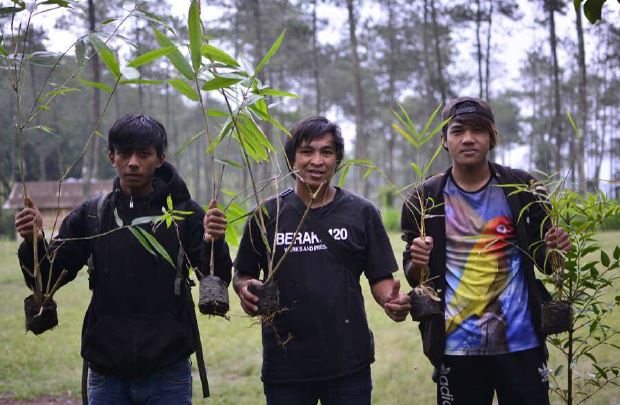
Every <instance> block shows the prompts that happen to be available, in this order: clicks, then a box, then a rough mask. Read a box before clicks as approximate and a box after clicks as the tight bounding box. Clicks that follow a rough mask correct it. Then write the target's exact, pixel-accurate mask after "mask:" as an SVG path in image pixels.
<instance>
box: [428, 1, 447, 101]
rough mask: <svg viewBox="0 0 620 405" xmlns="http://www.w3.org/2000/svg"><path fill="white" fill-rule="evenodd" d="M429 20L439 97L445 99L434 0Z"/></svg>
mask: <svg viewBox="0 0 620 405" xmlns="http://www.w3.org/2000/svg"><path fill="white" fill-rule="evenodd" d="M431 21H432V24H433V36H434V37H435V63H436V65H437V84H438V85H439V92H440V93H441V99H442V100H445V99H446V97H447V94H446V85H445V82H444V78H443V72H442V69H441V66H442V63H441V43H440V40H439V26H438V24H437V10H436V9H435V0H431Z"/></svg>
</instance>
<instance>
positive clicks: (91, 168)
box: [82, 0, 101, 196]
mask: <svg viewBox="0 0 620 405" xmlns="http://www.w3.org/2000/svg"><path fill="white" fill-rule="evenodd" d="M88 29H89V31H90V32H95V29H96V18H95V2H94V0H88ZM91 66H92V75H93V77H92V80H93V81H94V82H100V81H101V67H100V64H99V56H98V55H97V53H96V52H94V53H93V56H92V60H91ZM91 108H92V110H91V114H92V117H91V121H92V126H93V127H94V126H95V124H96V122H97V119H98V118H99V115H100V113H101V112H100V111H101V104H100V100H99V89H97V88H93V99H92V106H91ZM93 130H96V128H93ZM98 150H99V137H98V136H93V141H92V142H91V144H90V146H89V147H88V149H87V151H86V154H85V155H84V161H83V165H82V180H83V181H84V195H86V196H88V195H90V182H91V180H92V179H93V178H96V177H97V160H98V159H97V151H98Z"/></svg>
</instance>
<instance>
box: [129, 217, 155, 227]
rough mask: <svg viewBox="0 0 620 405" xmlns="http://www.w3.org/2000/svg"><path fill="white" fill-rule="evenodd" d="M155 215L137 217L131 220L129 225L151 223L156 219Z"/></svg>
mask: <svg viewBox="0 0 620 405" xmlns="http://www.w3.org/2000/svg"><path fill="white" fill-rule="evenodd" d="M157 218H159V217H157V216H154V215H151V216H146V217H137V218H134V219H132V220H131V225H142V224H148V223H153V222H155V221H156V220H157Z"/></svg>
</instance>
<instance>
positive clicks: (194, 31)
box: [187, 0, 202, 73]
mask: <svg viewBox="0 0 620 405" xmlns="http://www.w3.org/2000/svg"><path fill="white" fill-rule="evenodd" d="M187 31H188V34H189V52H190V54H191V56H192V67H193V68H194V72H195V73H198V71H199V70H200V65H201V64H202V55H201V53H200V48H201V46H202V25H201V23H200V8H199V7H198V1H197V0H192V1H191V3H190V4H189V12H188V16H187Z"/></svg>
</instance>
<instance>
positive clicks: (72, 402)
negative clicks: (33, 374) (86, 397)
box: [0, 397, 82, 405]
mask: <svg viewBox="0 0 620 405" xmlns="http://www.w3.org/2000/svg"><path fill="white" fill-rule="evenodd" d="M81 404H82V401H81V400H80V399H77V398H71V397H39V398H35V399H30V400H27V401H26V400H23V401H22V400H17V399H10V398H2V397H0V405H81Z"/></svg>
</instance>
